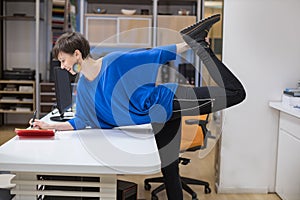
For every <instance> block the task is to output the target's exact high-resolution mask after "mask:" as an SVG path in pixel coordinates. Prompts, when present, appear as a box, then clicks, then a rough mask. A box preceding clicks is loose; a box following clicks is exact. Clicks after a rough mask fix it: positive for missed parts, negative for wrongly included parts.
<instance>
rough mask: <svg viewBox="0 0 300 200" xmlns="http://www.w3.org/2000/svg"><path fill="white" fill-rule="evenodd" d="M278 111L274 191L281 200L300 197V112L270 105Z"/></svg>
mask: <svg viewBox="0 0 300 200" xmlns="http://www.w3.org/2000/svg"><path fill="white" fill-rule="evenodd" d="M270 106H271V107H273V108H275V109H278V110H280V114H279V116H280V117H279V136H278V150H277V168H276V184H275V191H276V193H277V194H278V195H279V196H280V197H281V198H282V199H283V200H299V197H300V179H299V177H300V160H299V152H300V111H299V110H298V109H292V108H286V107H285V106H283V105H282V104H281V103H275V102H272V103H270Z"/></svg>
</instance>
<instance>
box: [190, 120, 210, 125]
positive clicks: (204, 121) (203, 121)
mask: <svg viewBox="0 0 300 200" xmlns="http://www.w3.org/2000/svg"><path fill="white" fill-rule="evenodd" d="M185 123H186V124H187V125H195V124H197V125H199V126H203V125H206V124H207V123H208V121H207V120H201V119H187V120H185Z"/></svg>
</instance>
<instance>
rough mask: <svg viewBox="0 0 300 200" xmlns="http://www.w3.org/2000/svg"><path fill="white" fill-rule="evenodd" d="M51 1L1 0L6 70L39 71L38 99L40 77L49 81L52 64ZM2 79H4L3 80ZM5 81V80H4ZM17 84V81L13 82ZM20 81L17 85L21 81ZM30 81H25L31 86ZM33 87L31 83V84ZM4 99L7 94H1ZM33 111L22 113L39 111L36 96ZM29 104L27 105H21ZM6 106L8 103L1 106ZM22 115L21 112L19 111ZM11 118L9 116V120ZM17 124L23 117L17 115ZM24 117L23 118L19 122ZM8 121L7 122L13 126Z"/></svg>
mask: <svg viewBox="0 0 300 200" xmlns="http://www.w3.org/2000/svg"><path fill="white" fill-rule="evenodd" d="M48 3H49V1H44V0H15V1H13V0H3V1H1V8H2V12H1V16H0V20H1V32H2V34H1V37H2V40H3V45H2V52H3V53H2V55H3V56H2V58H1V60H2V65H1V68H2V70H12V69H13V68H29V69H31V70H35V74H36V76H35V81H33V82H34V83H35V84H34V86H35V88H34V96H35V94H36V93H39V81H40V78H42V79H43V78H45V75H46V73H44V72H45V71H46V66H47V61H48V50H47V49H48V48H47V45H48V44H47V41H48V36H49V34H48V32H47V25H48V24H47V23H48V15H47V8H48ZM0 78H2V77H0ZM3 78H4V77H3ZM12 81H14V80H12ZM17 81H18V80H17ZM17 81H16V82H17ZM27 81H29V80H25V81H22V82H21V83H20V84H22V83H27ZM28 84H31V81H29V82H28ZM1 95H2V96H3V94H1ZM33 101H34V102H32V103H28V104H29V105H30V104H32V106H31V111H28V112H25V111H24V112H21V113H24V114H27V113H28V114H29V113H30V114H32V111H33V110H34V109H36V108H37V109H39V107H38V106H36V105H38V104H39V97H38V96H35V97H34V98H33ZM18 104H23V105H24V106H25V105H27V102H26V103H25V102H18ZM1 105H2V106H3V105H4V103H2V104H1ZM15 112H16V111H12V112H10V111H7V110H2V113H15ZM18 113H19V111H18ZM8 118H9V117H8ZM14 118H17V121H22V119H21V118H22V116H17V117H16V116H14ZM19 118H20V119H19ZM9 121H14V120H8V121H7V123H10V122H9Z"/></svg>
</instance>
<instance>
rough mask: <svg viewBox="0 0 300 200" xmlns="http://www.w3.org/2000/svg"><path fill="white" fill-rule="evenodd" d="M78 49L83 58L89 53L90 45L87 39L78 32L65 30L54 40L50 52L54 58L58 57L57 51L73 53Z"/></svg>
mask: <svg viewBox="0 0 300 200" xmlns="http://www.w3.org/2000/svg"><path fill="white" fill-rule="evenodd" d="M76 49H78V50H79V51H80V52H81V54H82V58H83V59H85V58H86V57H88V55H89V54H90V45H89V42H88V41H87V39H85V38H84V36H83V35H82V34H80V33H78V32H67V33H64V34H62V35H61V36H60V37H59V38H58V39H57V41H56V43H55V45H54V47H53V50H52V54H53V57H54V58H56V59H57V58H58V53H59V52H65V53H68V54H73V53H74V52H75V50H76Z"/></svg>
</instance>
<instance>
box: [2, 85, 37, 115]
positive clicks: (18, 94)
mask: <svg viewBox="0 0 300 200" xmlns="http://www.w3.org/2000/svg"><path fill="white" fill-rule="evenodd" d="M21 87H23V88H24V87H29V88H26V89H30V91H19V90H20V89H21ZM5 88H8V89H11V90H8V91H6V90H5ZM31 88H32V89H31ZM22 99H25V100H22ZM18 109H26V110H27V109H30V111H26V110H24V111H22V110H18ZM35 109H36V108H35V81H30V80H0V113H7V114H10V113H16V114H20V113H22V114H29V113H30V114H32V112H33V110H35Z"/></svg>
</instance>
